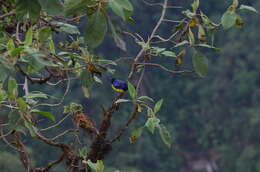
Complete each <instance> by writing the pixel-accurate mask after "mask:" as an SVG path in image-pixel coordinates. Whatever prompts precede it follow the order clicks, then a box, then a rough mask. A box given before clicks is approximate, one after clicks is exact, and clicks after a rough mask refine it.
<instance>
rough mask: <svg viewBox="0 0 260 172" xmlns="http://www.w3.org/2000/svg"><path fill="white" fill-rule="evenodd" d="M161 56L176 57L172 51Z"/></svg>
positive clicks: (164, 52)
mask: <svg viewBox="0 0 260 172" xmlns="http://www.w3.org/2000/svg"><path fill="white" fill-rule="evenodd" d="M162 55H164V56H168V57H177V56H176V54H175V53H174V52H172V51H163V52H162Z"/></svg>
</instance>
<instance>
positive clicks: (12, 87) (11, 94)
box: [7, 77, 18, 99]
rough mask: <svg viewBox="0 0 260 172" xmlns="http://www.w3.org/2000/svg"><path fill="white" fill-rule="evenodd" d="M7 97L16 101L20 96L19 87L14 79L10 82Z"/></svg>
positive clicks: (10, 79)
mask: <svg viewBox="0 0 260 172" xmlns="http://www.w3.org/2000/svg"><path fill="white" fill-rule="evenodd" d="M7 87H8V88H7V95H8V98H9V99H15V98H16V97H17V96H18V86H17V83H16V80H15V79H14V78H12V77H10V78H9V80H8V86H7Z"/></svg>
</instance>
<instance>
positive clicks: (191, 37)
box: [188, 28, 195, 46]
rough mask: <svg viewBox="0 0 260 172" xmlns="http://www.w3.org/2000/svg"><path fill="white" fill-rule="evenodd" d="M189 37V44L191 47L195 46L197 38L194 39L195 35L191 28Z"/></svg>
mask: <svg viewBox="0 0 260 172" xmlns="http://www.w3.org/2000/svg"><path fill="white" fill-rule="evenodd" d="M188 37H189V43H190V45H191V46H193V45H194V43H195V38H194V35H193V33H192V31H191V28H189V34H188Z"/></svg>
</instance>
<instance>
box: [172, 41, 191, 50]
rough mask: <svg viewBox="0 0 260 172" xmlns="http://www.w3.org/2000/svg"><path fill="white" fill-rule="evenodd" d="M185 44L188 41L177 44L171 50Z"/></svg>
mask: <svg viewBox="0 0 260 172" xmlns="http://www.w3.org/2000/svg"><path fill="white" fill-rule="evenodd" d="M186 44H189V41H187V40H184V41H182V42H180V43H178V44H176V45H175V46H174V47H173V48H177V47H180V46H183V45H186Z"/></svg>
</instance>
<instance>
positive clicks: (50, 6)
mask: <svg viewBox="0 0 260 172" xmlns="http://www.w3.org/2000/svg"><path fill="white" fill-rule="evenodd" d="M38 1H39V3H40V4H41V7H42V9H43V10H45V11H46V12H47V13H48V14H49V15H62V14H63V6H62V4H61V2H60V1H59V0H38Z"/></svg>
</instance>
